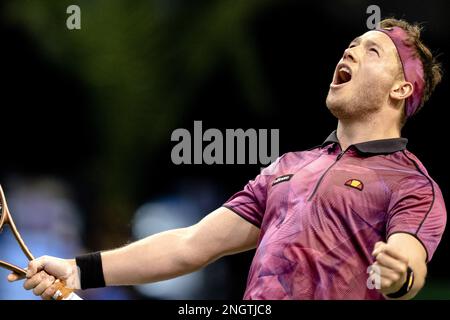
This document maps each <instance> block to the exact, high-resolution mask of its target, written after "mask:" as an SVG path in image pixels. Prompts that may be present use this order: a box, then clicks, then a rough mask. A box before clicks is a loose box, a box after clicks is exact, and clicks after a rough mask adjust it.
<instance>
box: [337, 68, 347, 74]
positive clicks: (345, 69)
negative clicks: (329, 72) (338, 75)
mask: <svg viewBox="0 0 450 320" xmlns="http://www.w3.org/2000/svg"><path fill="white" fill-rule="evenodd" d="M341 71H343V72H346V73H348V74H350V69H349V68H347V67H342V68H340V69H339V72H341Z"/></svg>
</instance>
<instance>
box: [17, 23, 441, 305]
mask: <svg viewBox="0 0 450 320" xmlns="http://www.w3.org/2000/svg"><path fill="white" fill-rule="evenodd" d="M440 80H441V70H440V67H439V64H438V63H437V62H436V61H435V58H434V57H433V56H432V54H431V52H430V50H429V49H428V48H427V47H426V46H425V45H424V44H423V43H422V41H421V39H420V28H419V27H418V26H417V25H411V24H409V23H407V22H406V21H403V20H396V19H387V20H383V21H382V22H381V24H380V28H379V29H376V30H372V31H369V32H366V33H365V34H363V35H361V36H359V37H357V38H355V39H354V40H353V41H352V42H351V43H350V45H349V46H348V48H347V49H346V50H345V51H344V54H343V56H342V58H341V59H340V61H339V63H338V64H337V67H336V70H335V72H334V76H333V80H332V82H331V85H330V89H329V93H328V96H327V100H326V104H327V107H328V109H329V110H330V111H331V113H332V114H333V115H334V116H335V117H336V118H337V119H338V124H337V130H335V131H334V132H333V133H331V134H330V135H329V137H328V138H327V139H326V140H325V141H324V142H323V144H322V145H320V146H317V147H315V148H312V149H310V150H307V151H301V152H291V153H287V154H284V155H283V156H281V157H280V158H278V159H277V160H276V161H275V162H274V163H272V164H271V165H270V166H269V167H267V168H266V169H264V170H263V171H262V172H261V174H260V175H258V176H257V177H256V178H255V179H254V180H252V181H250V182H249V183H248V184H247V185H246V186H245V188H244V189H243V190H242V191H240V192H238V193H236V194H235V195H233V196H232V197H231V198H230V199H229V200H228V201H227V202H226V203H225V204H224V205H223V206H222V207H220V208H219V209H217V210H215V211H214V212H212V213H210V214H209V215H207V216H206V217H205V218H204V219H202V220H201V221H200V222H198V223H197V224H195V225H193V226H190V227H186V228H182V229H176V230H170V231H166V232H162V233H159V234H155V235H152V236H150V237H148V238H145V239H142V240H140V241H137V242H135V243H132V244H130V245H127V246H125V247H123V248H119V249H115V250H111V251H103V252H96V253H92V254H87V255H82V256H79V257H77V258H76V259H73V260H63V259H58V258H53V257H41V258H38V259H36V260H34V261H32V262H30V264H29V266H28V274H27V280H26V281H25V282H24V287H25V288H26V289H29V290H31V289H32V290H33V292H34V294H36V295H40V296H42V297H43V298H44V299H49V298H51V297H52V296H53V295H54V294H55V290H56V284H55V283H54V282H55V279H60V280H63V281H65V283H66V285H67V286H68V287H70V288H73V289H86V288H92V287H101V286H105V285H108V286H113V285H134V284H141V283H147V282H155V281H160V280H165V279H169V278H173V277H177V276H180V275H183V274H186V273H189V272H193V271H195V270H198V269H200V268H202V267H204V266H206V265H207V264H209V263H211V262H213V261H215V260H216V259H218V258H220V257H222V256H225V255H229V254H234V253H238V252H242V251H245V250H250V249H253V248H256V254H255V256H254V258H253V262H252V265H251V268H250V272H249V276H248V282H247V289H246V291H245V294H244V298H245V299H410V298H412V297H414V296H415V295H416V294H417V293H418V292H419V291H420V289H421V288H422V287H423V286H424V283H425V278H426V274H427V262H429V261H430V260H431V258H432V256H433V254H434V252H435V250H436V248H437V246H438V244H439V242H440V240H441V237H442V234H443V232H444V228H445V224H446V209H445V205H444V200H443V197H442V194H441V191H440V189H439V187H438V185H437V184H436V183H435V182H434V181H433V179H431V177H430V176H429V175H428V173H427V170H426V169H425V168H424V166H423V165H422V163H421V162H420V161H419V160H418V159H417V157H416V156H414V155H413V154H412V153H411V152H409V151H408V150H407V149H406V144H407V139H405V138H402V137H401V129H402V127H403V126H404V124H405V122H406V121H407V119H408V118H409V117H411V116H413V115H414V114H415V113H417V112H418V111H419V110H420V109H421V108H422V107H423V105H424V103H425V102H426V101H427V100H428V98H429V97H430V95H431V93H432V92H433V90H434V88H435V86H436V85H437V84H438V82H439V81H440ZM8 279H9V280H10V281H16V280H18V276H17V275H15V274H11V275H9V276H8Z"/></svg>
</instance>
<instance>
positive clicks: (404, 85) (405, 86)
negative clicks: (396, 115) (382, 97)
mask: <svg viewBox="0 0 450 320" xmlns="http://www.w3.org/2000/svg"><path fill="white" fill-rule="evenodd" d="M413 90H414V86H413V85H412V83H411V82H408V81H396V82H395V84H394V86H393V87H392V89H391V92H390V93H389V96H390V97H391V98H392V99H394V100H406V99H407V98H408V97H409V96H410V95H412V93H413Z"/></svg>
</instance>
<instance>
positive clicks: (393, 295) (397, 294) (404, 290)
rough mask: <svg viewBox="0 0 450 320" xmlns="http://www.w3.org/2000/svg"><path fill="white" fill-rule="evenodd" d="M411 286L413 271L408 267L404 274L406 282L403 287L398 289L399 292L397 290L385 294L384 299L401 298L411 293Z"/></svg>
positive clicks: (412, 283)
mask: <svg viewBox="0 0 450 320" xmlns="http://www.w3.org/2000/svg"><path fill="white" fill-rule="evenodd" d="M413 285H414V271H413V270H412V269H411V268H410V267H408V269H407V272H406V281H405V282H404V283H403V285H402V286H401V287H400V289H399V290H397V291H396V292H392V293H389V294H386V297H388V298H391V299H398V298H402V297H404V296H405V295H407V294H408V293H409V292H410V291H411V289H412V287H413Z"/></svg>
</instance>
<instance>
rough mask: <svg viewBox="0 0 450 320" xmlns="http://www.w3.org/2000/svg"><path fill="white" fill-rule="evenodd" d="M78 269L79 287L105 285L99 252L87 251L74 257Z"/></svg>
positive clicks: (87, 287) (86, 287)
mask: <svg viewBox="0 0 450 320" xmlns="http://www.w3.org/2000/svg"><path fill="white" fill-rule="evenodd" d="M75 261H76V263H77V266H78V268H79V270H80V286H81V289H83V290H84V289H89V288H100V287H104V286H105V278H104V276H103V266H102V256H101V254H100V252H94V253H88V254H84V255H81V256H78V257H76V258H75Z"/></svg>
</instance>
